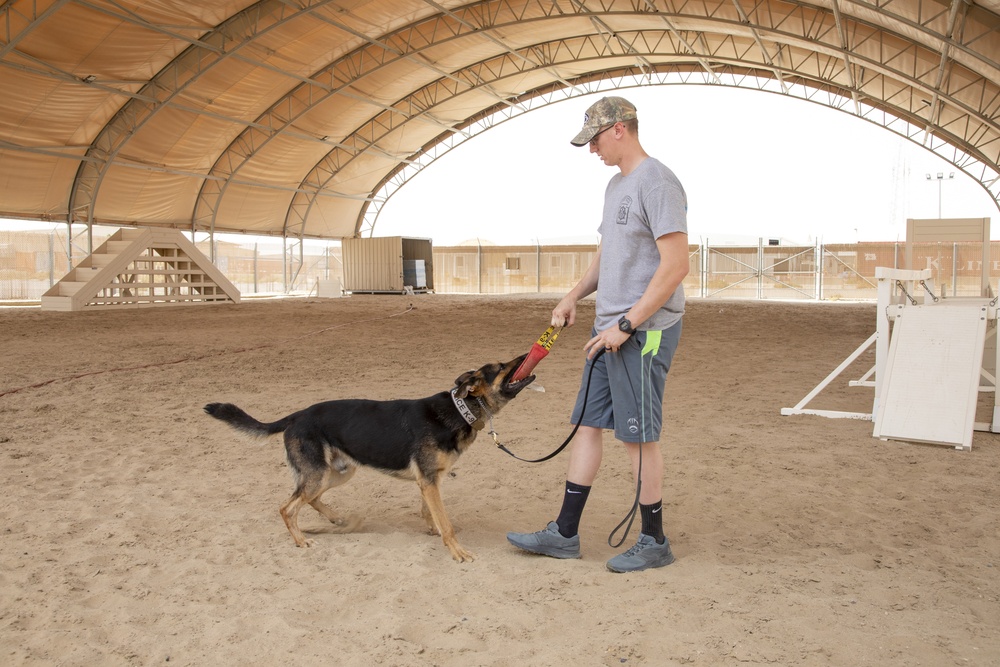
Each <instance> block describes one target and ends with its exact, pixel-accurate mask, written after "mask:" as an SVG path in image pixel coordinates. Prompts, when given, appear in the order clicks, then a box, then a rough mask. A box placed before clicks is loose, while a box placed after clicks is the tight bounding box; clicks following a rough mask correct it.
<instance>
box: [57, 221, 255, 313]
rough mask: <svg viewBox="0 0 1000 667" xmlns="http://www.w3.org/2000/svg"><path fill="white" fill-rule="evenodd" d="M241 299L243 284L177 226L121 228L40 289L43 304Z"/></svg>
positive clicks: (72, 306)
mask: <svg viewBox="0 0 1000 667" xmlns="http://www.w3.org/2000/svg"><path fill="white" fill-rule="evenodd" d="M239 302H240V292H239V290H238V289H236V287H235V286H234V285H233V284H232V283H231V282H230V281H229V279H228V278H226V276H225V275H224V274H223V273H222V272H221V271H220V270H219V269H218V268H216V267H215V265H214V264H212V262H211V261H209V259H208V257H206V256H205V254H204V253H202V252H201V251H200V250H198V248H197V247H196V246H195V245H194V244H193V243H192V242H191V241H189V240H188V239H187V238H186V237H185V236H184V235H183V234H182V233H181V232H180V231H179V230H176V229H132V228H129V229H125V228H123V229H119V230H118V231H117V232H115V233H114V234H113V235H112V236H111V237H109V238H108V240H107V241H105V242H104V243H103V244H101V246H100V247H98V248H97V249H96V250H95V251H94V252H93V253H92V254H91V255H90V256H89V257H87V258H86V259H84V260H83V261H82V262H80V263H79V264H78V265H77V266H75V267H73V268H72V269H70V271H69V273H67V274H66V275H65V276H64V277H63V278H62V280H60V281H59V282H58V283H56V284H55V285H53V286H52V287H51V288H50V289H49V290H48V291H47V292H45V294H43V295H42V310H64V311H78V310H84V309H87V310H90V309H93V308H143V307H155V306H179V305H206V304H212V303H239Z"/></svg>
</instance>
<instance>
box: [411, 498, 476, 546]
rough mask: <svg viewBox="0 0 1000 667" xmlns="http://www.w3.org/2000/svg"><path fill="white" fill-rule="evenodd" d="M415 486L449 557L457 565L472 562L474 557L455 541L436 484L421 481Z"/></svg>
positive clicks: (452, 529) (453, 531)
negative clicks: (448, 552)
mask: <svg viewBox="0 0 1000 667" xmlns="http://www.w3.org/2000/svg"><path fill="white" fill-rule="evenodd" d="M417 484H419V485H420V496H421V498H422V499H423V502H424V506H425V507H426V508H427V511H428V512H429V513H430V515H431V521H433V522H434V527H435V528H436V529H437V532H438V534H439V535H440V536H441V540H442V541H443V542H444V545H445V546H446V547H448V550H449V551H450V552H451V557H452V558H454V559H455V560H457V561H458V562H459V563H462V562H465V561H471V560H474V559H475V556H474V555H473V554H472V553H471V552H469V551H466V550H465V549H464V548H463V547H462V545H461V544H459V543H458V540H457V539H455V528H454V526H452V525H451V521H450V520H449V519H448V515H447V514H446V513H445V511H444V503H443V502H442V501H441V489H440V488H439V487H438V483H437V482H431V481H429V480H427V479H421V480H419V481H418V482H417Z"/></svg>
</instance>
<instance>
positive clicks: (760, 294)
mask: <svg viewBox="0 0 1000 667" xmlns="http://www.w3.org/2000/svg"><path fill="white" fill-rule="evenodd" d="M763 298H764V238H763V237H760V236H759V237H757V300H758V301H760V300H761V299H763Z"/></svg>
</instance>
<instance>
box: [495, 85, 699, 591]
mask: <svg viewBox="0 0 1000 667" xmlns="http://www.w3.org/2000/svg"><path fill="white" fill-rule="evenodd" d="M571 143H572V144H573V145H574V146H587V145H589V146H590V152H591V153H596V154H597V156H598V157H599V158H601V160H602V161H603V162H604V164H606V165H608V166H611V167H617V168H618V170H619V173H617V174H615V175H614V176H613V177H612V178H611V181H610V182H609V183H608V187H607V189H606V191H605V195H604V214H603V218H602V221H601V227H600V234H601V243H600V246H599V247H598V249H597V254H596V256H595V257H594V261H593V262H592V263H591V265H590V267H589V268H588V269H587V271H586V273H585V274H584V275H583V278H581V279H580V282H579V283H577V284H576V286H575V287H573V289H572V290H570V291H569V293H568V294H567V295H566V296H565V297H563V299H562V300H561V301H560V302H559V303H558V305H556V307H555V308H554V309H553V310H552V324H554V325H556V326H572V325H573V323H574V322H575V320H576V304H577V302H578V301H579V300H580V299H582V298H583V297H585V296H587V295H589V294H592V293H594V292H595V291H596V292H597V303H596V310H597V313H596V318H595V320H594V328H593V331H592V334H593V337H592V338H591V339H590V340H589V341H587V343H586V345H584V350H585V351H586V352H587V361H586V363H585V365H584V373H583V382H582V384H581V387H580V393H579V395H578V396H577V401H576V405H575V407H574V408H573V413H572V416H571V421H572V423H574V424H579V425H580V426H579V430H578V431H577V434H576V437H575V439H574V442H573V448H572V450H571V453H570V459H569V470H568V472H567V475H566V488H565V491H564V495H563V504H562V509H561V510H560V512H559V516H558V517H557V518H556V520H555V521H552V522H550V523H549V524H548V526H547V527H546V528H545V529H544V530H540V531H538V532H535V533H513V532H512V533H508V534H507V539H508V541H510V543H511V544H513V545H514V546H516V547H518V548H520V549H523V550H525V551H529V552H532V553H537V554H542V555H545V556H552V557H554V558H579V557H580V536H579V534H578V532H577V531H578V528H579V524H580V517H581V515H582V513H583V508H584V505H585V504H586V501H587V496H588V494H589V492H590V488H591V485H592V484H593V482H594V479H595V478H596V476H597V471H598V469H599V468H600V465H601V456H602V453H603V442H602V440H603V430H604V429H613V430H614V432H615V438H616V439H618V440H620V441H621V442H622V443H623V444H624V446H625V449H626V451H627V452H628V455H629V457H630V458H631V461H632V473H633V475H634V476H635V478H636V481H637V483H639V484H640V487H639V488H640V494H639V506H640V511H641V516H642V531H641V534H640V535H639V538H638V541H637V542H636V544H635V546H633V547H632V548H631V549H629V550H628V551H626V552H624V553H622V554H619V555H617V556H615V557H614V558H612V559H611V560H609V561H608V563H607V566H608V569H610V570H611V571H613V572H636V571H639V570H645V569H647V568H653V567H663V566H665V565H669V564H670V563H672V562H673V561H674V556H673V553H671V551H670V543H669V542H668V541H667V538H666V535H664V533H663V520H662V517H663V514H662V508H663V501H662V496H663V457H662V455H661V453H660V445H659V438H660V431H661V428H662V412H663V390H664V383H665V382H666V376H667V371H668V370H669V368H670V361H671V359H672V357H673V354H674V351H675V350H676V349H677V343H678V341H679V340H680V335H681V318H682V316H683V314H684V289H683V286H682V284H681V282H682V281H683V280H684V277H685V276H686V275H687V273H688V246H687V195H686V194H685V193H684V188H683V187H682V186H681V184H680V181H678V180H677V177H676V176H675V175H674V174H673V172H672V171H670V170H669V169H668V168H667V167H665V166H664V165H663V164H662V163H661V162H659V161H658V160H656V159H654V158H651V157H649V155H648V154H647V153H646V151H645V150H643V148H642V145H641V144H640V143H639V121H638V117H637V115H636V109H635V107H634V106H633V105H632V104H631V103H630V102H629V101H628V100H625V99H623V98H621V97H605V98H603V99H601V100H599V101H598V102H596V103H594V104H593V105H592V106H591V107H590V108H589V109H587V113H586V114H585V115H584V123H583V129H582V130H580V132H579V133H578V134H577V135H576V137H574V138H573V139H572V142H571ZM602 349H603V350H605V353H604V354H603V355H600V356H599V357H597V358H595V356H596V355H597V354H598V352H599V351H600V350H602ZM592 365H593V366H594V372H593V376H592V381H591V386H590V389H589V392H587V395H588V397H587V403H586V405H584V404H583V398H584V393H585V389H586V383H587V378H588V375H589V374H590V367H591V366H592ZM640 456H641V459H640ZM640 461H641V466H640Z"/></svg>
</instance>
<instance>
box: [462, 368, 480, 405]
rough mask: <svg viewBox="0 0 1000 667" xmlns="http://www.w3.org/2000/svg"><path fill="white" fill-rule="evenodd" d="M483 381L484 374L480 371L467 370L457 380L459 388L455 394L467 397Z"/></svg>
mask: <svg viewBox="0 0 1000 667" xmlns="http://www.w3.org/2000/svg"><path fill="white" fill-rule="evenodd" d="M482 381H483V376H482V375H481V374H480V373H479V371H466V372H465V373H462V374H461V375H459V376H458V378H457V379H456V380H455V386H456V387H457V388H458V389H457V390H456V391H455V396H457V397H459V398H465V397H466V396H468V395H469V393H470V392H471V391H472V390H473V389H474V388H475V387H476V386H477V385H479V383H481V382H482Z"/></svg>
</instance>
